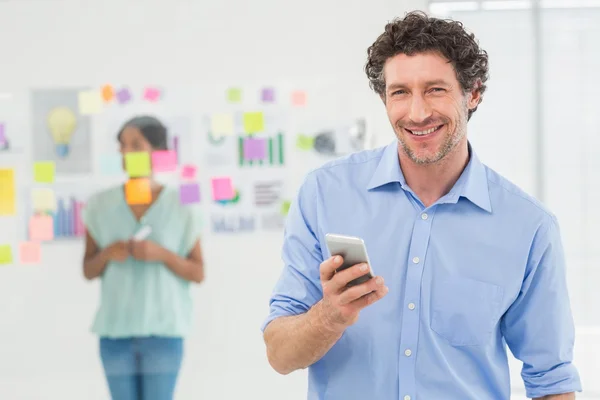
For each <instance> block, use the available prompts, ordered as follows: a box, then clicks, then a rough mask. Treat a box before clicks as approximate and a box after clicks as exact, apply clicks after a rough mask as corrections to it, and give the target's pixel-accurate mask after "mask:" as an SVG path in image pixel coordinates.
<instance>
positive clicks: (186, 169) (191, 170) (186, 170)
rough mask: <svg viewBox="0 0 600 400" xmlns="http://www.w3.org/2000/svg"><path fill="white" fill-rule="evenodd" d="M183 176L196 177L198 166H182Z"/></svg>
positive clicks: (187, 177)
mask: <svg viewBox="0 0 600 400" xmlns="http://www.w3.org/2000/svg"><path fill="white" fill-rule="evenodd" d="M181 177H182V178H183V179H196V167H195V166H194V165H191V164H186V165H184V166H183V167H182V168H181Z"/></svg>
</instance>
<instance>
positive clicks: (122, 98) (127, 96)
mask: <svg viewBox="0 0 600 400" xmlns="http://www.w3.org/2000/svg"><path fill="white" fill-rule="evenodd" d="M115 96H116V97H117V101H118V102H119V104H127V103H129V101H130V100H131V92H130V91H129V89H128V88H126V87H124V88H121V89H119V90H118V91H117V93H115Z"/></svg>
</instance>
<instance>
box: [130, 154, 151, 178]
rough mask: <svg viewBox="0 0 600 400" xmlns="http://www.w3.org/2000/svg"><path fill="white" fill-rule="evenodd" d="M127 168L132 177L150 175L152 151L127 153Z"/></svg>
mask: <svg viewBox="0 0 600 400" xmlns="http://www.w3.org/2000/svg"><path fill="white" fill-rule="evenodd" d="M125 170H126V171H127V173H128V174H129V177H130V178H141V177H146V176H150V171H151V164H150V153H148V152H145V151H136V152H129V153H126V154H125Z"/></svg>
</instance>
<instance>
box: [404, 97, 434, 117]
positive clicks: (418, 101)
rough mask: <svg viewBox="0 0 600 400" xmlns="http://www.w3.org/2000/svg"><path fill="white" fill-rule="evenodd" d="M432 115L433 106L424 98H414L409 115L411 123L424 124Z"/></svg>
mask: <svg viewBox="0 0 600 400" xmlns="http://www.w3.org/2000/svg"><path fill="white" fill-rule="evenodd" d="M431 114H432V110H431V106H430V105H429V103H428V102H427V100H425V99H424V98H423V96H412V98H411V102H410V109H409V115H408V117H409V119H410V120H411V121H413V122H415V123H420V122H423V121H425V120H426V119H427V118H429V117H431Z"/></svg>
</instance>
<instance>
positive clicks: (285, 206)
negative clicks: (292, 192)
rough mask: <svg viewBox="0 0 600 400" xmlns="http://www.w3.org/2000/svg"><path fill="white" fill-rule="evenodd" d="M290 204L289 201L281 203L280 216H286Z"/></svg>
mask: <svg viewBox="0 0 600 400" xmlns="http://www.w3.org/2000/svg"><path fill="white" fill-rule="evenodd" d="M291 204H292V202H291V201H289V200H286V201H284V202H283V203H281V214H282V215H287V214H288V212H289V211H290V206H291Z"/></svg>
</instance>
